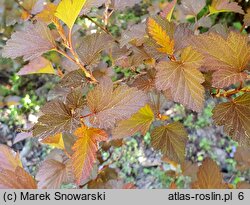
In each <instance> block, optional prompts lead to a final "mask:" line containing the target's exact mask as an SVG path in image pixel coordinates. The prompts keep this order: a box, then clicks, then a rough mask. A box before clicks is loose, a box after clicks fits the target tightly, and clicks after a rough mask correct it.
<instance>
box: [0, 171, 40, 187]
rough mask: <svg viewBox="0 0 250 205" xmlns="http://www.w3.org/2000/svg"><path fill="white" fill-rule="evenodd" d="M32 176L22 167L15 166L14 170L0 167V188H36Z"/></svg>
mask: <svg viewBox="0 0 250 205" xmlns="http://www.w3.org/2000/svg"><path fill="white" fill-rule="evenodd" d="M36 188H37V184H36V181H35V180H34V178H33V177H32V176H31V175H29V174H28V173H27V172H26V171H24V169H23V168H21V167H17V168H16V169H15V170H14V171H10V170H7V169H4V170H1V169H0V189H36Z"/></svg>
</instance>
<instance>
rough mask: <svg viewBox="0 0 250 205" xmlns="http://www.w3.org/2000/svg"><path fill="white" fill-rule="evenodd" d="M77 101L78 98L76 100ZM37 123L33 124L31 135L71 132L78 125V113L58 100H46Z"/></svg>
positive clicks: (43, 136)
mask: <svg viewBox="0 0 250 205" xmlns="http://www.w3.org/2000/svg"><path fill="white" fill-rule="evenodd" d="M77 101H79V100H77ZM42 112H43V113H44V115H42V116H41V117H40V118H39V119H38V123H37V124H36V125H35V126H34V130H33V136H35V137H39V138H46V137H49V136H53V135H55V134H58V133H61V132H67V131H68V132H71V133H72V132H73V131H74V130H75V129H76V128H77V127H78V125H79V121H80V120H79V119H80V115H79V113H78V112H77V110H75V109H72V108H71V107H69V106H68V105H66V104H65V103H63V102H62V101H60V100H54V101H51V102H48V103H47V104H46V105H45V106H44V107H43V108H42Z"/></svg>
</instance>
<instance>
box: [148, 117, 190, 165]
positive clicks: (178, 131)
mask: <svg viewBox="0 0 250 205" xmlns="http://www.w3.org/2000/svg"><path fill="white" fill-rule="evenodd" d="M187 141H188V134H187V132H186V130H185V128H184V127H183V125H182V124H181V123H179V122H174V123H172V124H168V125H166V126H160V127H156V128H155V129H153V131H152V133H151V143H152V147H153V148H154V149H156V150H161V152H162V154H163V155H164V156H165V157H168V158H169V159H170V160H173V161H176V162H183V161H184V159H185V147H186V143H187Z"/></svg>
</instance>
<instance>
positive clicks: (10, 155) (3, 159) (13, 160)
mask: <svg viewBox="0 0 250 205" xmlns="http://www.w3.org/2000/svg"><path fill="white" fill-rule="evenodd" d="M18 166H20V167H21V166H22V163H21V161H20V158H19V154H17V153H15V152H14V151H13V150H11V149H10V148H9V147H7V146H5V145H0V169H7V170H11V171H14V170H15V169H16V167H18Z"/></svg>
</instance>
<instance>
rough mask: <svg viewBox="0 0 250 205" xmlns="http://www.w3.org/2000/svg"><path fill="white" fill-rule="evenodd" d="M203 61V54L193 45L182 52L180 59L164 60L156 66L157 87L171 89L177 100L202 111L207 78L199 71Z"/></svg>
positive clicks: (173, 96)
mask: <svg viewBox="0 0 250 205" xmlns="http://www.w3.org/2000/svg"><path fill="white" fill-rule="evenodd" d="M202 63H203V57H202V55H201V54H199V53H198V52H196V51H195V50H193V49H192V48H191V47H187V48H185V49H184V50H183V51H182V53H181V60H180V61H174V62H173V61H170V62H165V61H162V62H160V63H159V64H158V65H157V66H156V70H157V74H156V87H157V89H159V90H163V91H165V90H168V89H170V91H171V95H172V98H173V100H174V101H175V102H179V103H182V104H183V105H184V106H187V107H188V108H190V109H192V110H194V111H197V112H200V111H201V110H202V108H203V104H204V93H205V89H204V87H203V86H202V85H201V84H202V83H203V82H204V81H205V79H204V76H203V75H202V73H201V72H200V71H199V68H200V67H201V65H202Z"/></svg>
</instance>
